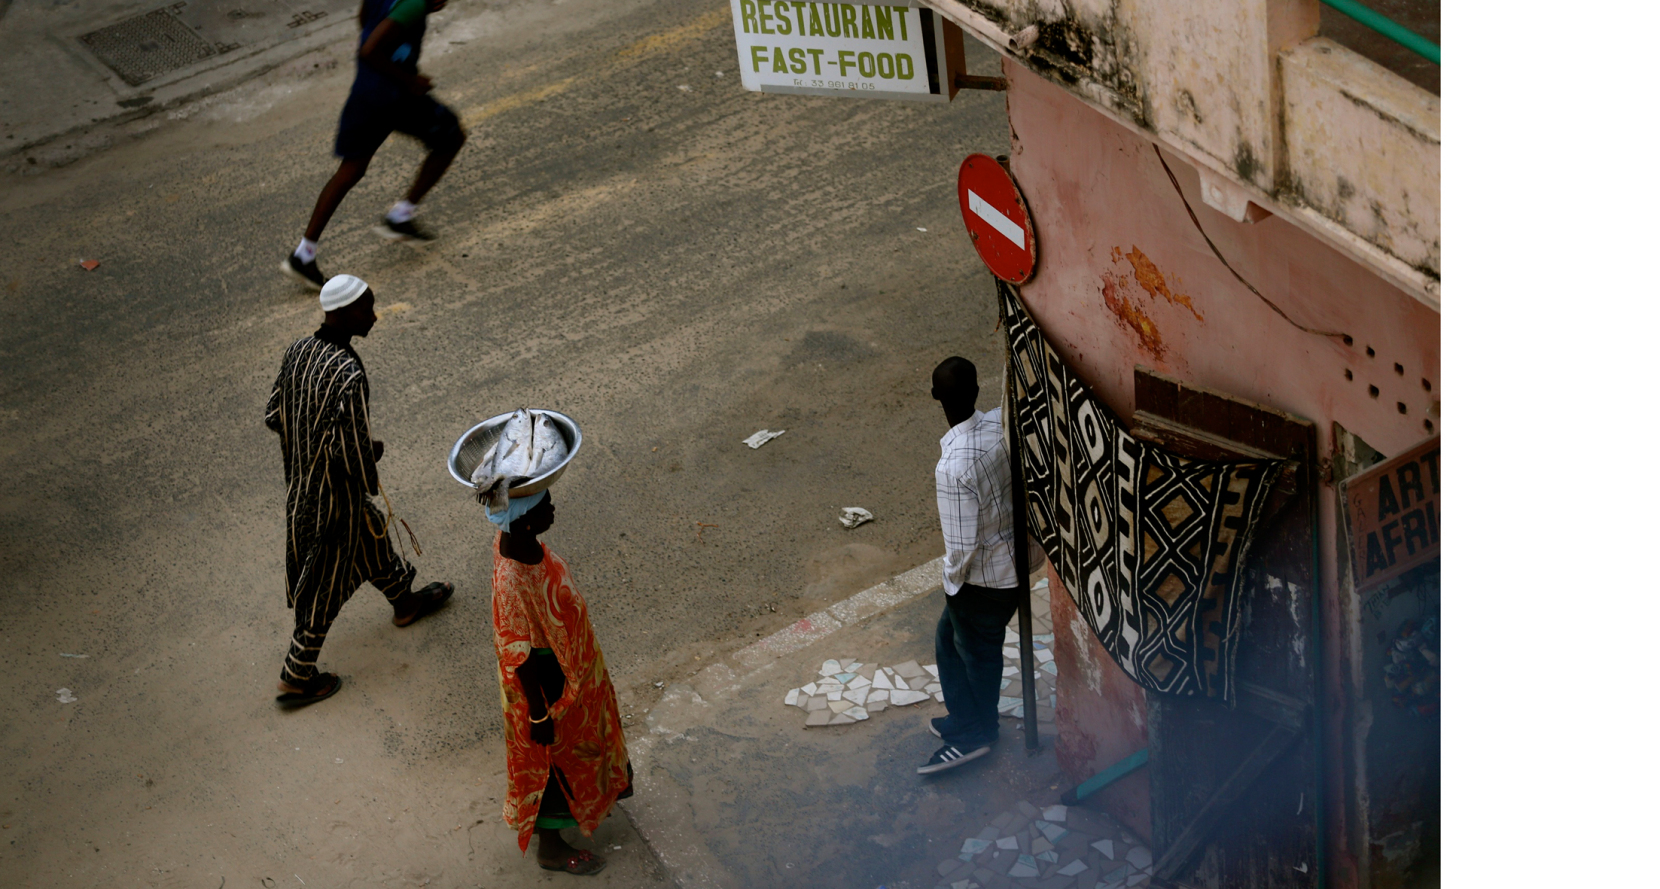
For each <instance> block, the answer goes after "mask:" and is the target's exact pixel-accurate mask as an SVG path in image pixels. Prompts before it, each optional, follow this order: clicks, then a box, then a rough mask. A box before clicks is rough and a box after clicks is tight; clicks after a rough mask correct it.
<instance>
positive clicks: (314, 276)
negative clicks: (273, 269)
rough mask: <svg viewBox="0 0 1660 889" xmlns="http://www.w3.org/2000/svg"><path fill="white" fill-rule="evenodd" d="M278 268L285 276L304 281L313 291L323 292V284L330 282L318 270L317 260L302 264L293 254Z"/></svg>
mask: <svg viewBox="0 0 1660 889" xmlns="http://www.w3.org/2000/svg"><path fill="white" fill-rule="evenodd" d="M277 268H278V269H280V270H281V271H282V273H283V274H285V275H289V276H292V277H295V278H299V279H300V280H301V281H304V282H305V283H306V286H308V287H310V288H311V289H312V290H322V289H323V282H324V281H327V280H328V279H327V278H324V277H323V273H322V272H320V271H318V270H317V260H316V259H313V260H312V261H310V262H301V261H300V258H299V257H298V256H295V255H294V254H292V253H290V254H288V258H287V259H285V260H283V261H282V265H280V266H278V267H277Z"/></svg>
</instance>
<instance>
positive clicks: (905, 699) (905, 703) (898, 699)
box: [888, 689, 929, 707]
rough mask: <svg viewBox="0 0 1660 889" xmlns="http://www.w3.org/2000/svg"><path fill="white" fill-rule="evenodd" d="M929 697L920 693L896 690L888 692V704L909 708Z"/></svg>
mask: <svg viewBox="0 0 1660 889" xmlns="http://www.w3.org/2000/svg"><path fill="white" fill-rule="evenodd" d="M928 698H929V695H928V694H926V693H924V692H920V691H905V690H902V689H901V690H896V691H891V692H888V702H889V703H891V704H893V705H894V706H895V707H909V706H910V705H912V704H920V703H922V702H923V701H926V700H928Z"/></svg>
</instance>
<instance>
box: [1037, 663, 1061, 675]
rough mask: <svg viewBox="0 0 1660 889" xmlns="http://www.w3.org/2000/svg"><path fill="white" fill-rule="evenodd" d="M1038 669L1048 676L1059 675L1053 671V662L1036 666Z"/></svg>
mask: <svg viewBox="0 0 1660 889" xmlns="http://www.w3.org/2000/svg"><path fill="white" fill-rule="evenodd" d="M1038 669H1039V670H1042V671H1043V672H1045V673H1048V674H1049V675H1050V676H1058V675H1060V671H1059V670H1057V669H1055V662H1054V661H1044V662H1043V663H1041V664H1038Z"/></svg>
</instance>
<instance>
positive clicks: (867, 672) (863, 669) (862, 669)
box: [853, 664, 876, 680]
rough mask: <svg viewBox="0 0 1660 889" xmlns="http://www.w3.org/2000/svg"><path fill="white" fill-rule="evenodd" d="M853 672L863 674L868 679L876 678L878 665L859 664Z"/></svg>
mask: <svg viewBox="0 0 1660 889" xmlns="http://www.w3.org/2000/svg"><path fill="white" fill-rule="evenodd" d="M853 672H855V673H857V674H859V675H860V676H863V677H864V678H865V679H867V680H870V679H875V678H876V665H875V664H860V665H859V666H858V668H857V669H855V670H854V671H853Z"/></svg>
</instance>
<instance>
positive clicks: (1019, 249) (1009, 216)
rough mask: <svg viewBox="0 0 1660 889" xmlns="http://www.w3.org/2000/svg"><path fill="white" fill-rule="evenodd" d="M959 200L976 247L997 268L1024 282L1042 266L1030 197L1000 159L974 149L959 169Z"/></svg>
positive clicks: (1003, 274) (1016, 281)
mask: <svg viewBox="0 0 1660 889" xmlns="http://www.w3.org/2000/svg"><path fill="white" fill-rule="evenodd" d="M957 202H958V203H959V204H960V205H961V206H962V211H963V225H965V226H967V227H968V236H969V238H971V239H972V240H973V241H974V249H975V250H976V251H978V252H979V254H980V259H982V260H984V261H985V264H986V268H989V269H991V273H992V274H994V275H996V276H997V277H999V278H1002V279H1003V280H1005V281H1007V282H1009V283H1010V284H1024V283H1026V282H1027V281H1030V280H1031V279H1032V273H1033V272H1034V271H1036V270H1037V237H1036V235H1034V234H1033V232H1032V215H1031V214H1030V213H1028V212H1027V211H1026V201H1025V200H1024V199H1023V198H1021V196H1020V189H1019V188H1018V187H1017V186H1016V185H1015V184H1014V179H1013V178H1012V177H1010V176H1009V171H1007V170H1005V169H1003V165H1002V164H1000V163H998V162H997V159H996V158H993V157H988V156H986V155H984V154H971V155H969V156H968V157H967V158H966V159H964V160H963V165H962V167H960V168H959V169H958V170H957Z"/></svg>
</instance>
